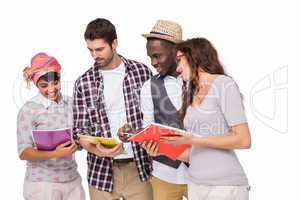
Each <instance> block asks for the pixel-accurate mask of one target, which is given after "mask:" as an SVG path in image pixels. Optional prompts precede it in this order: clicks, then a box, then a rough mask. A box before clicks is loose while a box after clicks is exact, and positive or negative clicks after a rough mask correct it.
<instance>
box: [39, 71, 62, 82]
mask: <svg viewBox="0 0 300 200" xmlns="http://www.w3.org/2000/svg"><path fill="white" fill-rule="evenodd" d="M40 80H43V81H46V82H50V81H59V80H60V75H59V73H57V72H48V73H47V74H45V75H43V76H41V77H40V78H39V80H38V81H37V82H39V81H40Z"/></svg>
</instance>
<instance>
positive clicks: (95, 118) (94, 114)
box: [87, 107, 101, 126]
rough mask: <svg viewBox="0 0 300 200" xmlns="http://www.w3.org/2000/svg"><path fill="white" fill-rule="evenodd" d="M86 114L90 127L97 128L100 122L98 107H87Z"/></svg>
mask: <svg viewBox="0 0 300 200" xmlns="http://www.w3.org/2000/svg"><path fill="white" fill-rule="evenodd" d="M87 112H88V115H89V120H90V122H91V125H92V126H99V125H100V122H101V117H100V112H99V108H98V107H88V108H87Z"/></svg>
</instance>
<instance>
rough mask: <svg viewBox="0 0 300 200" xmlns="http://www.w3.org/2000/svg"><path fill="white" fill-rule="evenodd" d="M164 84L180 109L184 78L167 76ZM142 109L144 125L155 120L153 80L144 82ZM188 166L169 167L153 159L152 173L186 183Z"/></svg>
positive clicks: (172, 100)
mask: <svg viewBox="0 0 300 200" xmlns="http://www.w3.org/2000/svg"><path fill="white" fill-rule="evenodd" d="M164 84H165V87H166V91H167V94H168V97H169V98H170V100H171V102H172V104H173V105H174V107H175V108H176V109H177V110H179V109H180V107H181V104H182V99H181V98H182V97H181V94H182V84H183V81H182V78H181V77H178V78H175V77H172V76H166V77H165V78H164ZM141 109H142V112H143V127H146V126H147V125H148V124H150V123H152V122H154V107H153V100H152V95H151V80H148V81H146V82H145V83H144V85H143V87H142V89H141ZM186 172H187V167H186V165H185V164H184V163H181V164H180V166H179V167H178V168H177V169H174V168H172V167H169V166H167V165H165V164H162V163H160V162H157V161H155V160H153V171H152V175H153V176H155V177H157V178H159V179H161V180H163V181H166V182H169V183H174V184H186V180H185V176H186Z"/></svg>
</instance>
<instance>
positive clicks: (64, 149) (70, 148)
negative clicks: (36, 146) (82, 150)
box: [54, 141, 78, 158]
mask: <svg viewBox="0 0 300 200" xmlns="http://www.w3.org/2000/svg"><path fill="white" fill-rule="evenodd" d="M77 147H78V146H77V145H76V144H75V143H72V142H71V141H68V142H65V143H63V144H60V145H58V146H57V147H56V149H55V150H54V151H55V152H54V153H55V157H56V158H61V157H65V156H69V155H72V154H73V153H74V152H75V151H76V150H77Z"/></svg>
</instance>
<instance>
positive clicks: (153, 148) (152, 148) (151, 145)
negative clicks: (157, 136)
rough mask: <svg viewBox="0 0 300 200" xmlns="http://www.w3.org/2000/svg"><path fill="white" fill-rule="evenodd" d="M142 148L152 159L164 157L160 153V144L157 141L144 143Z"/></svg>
mask: <svg viewBox="0 0 300 200" xmlns="http://www.w3.org/2000/svg"><path fill="white" fill-rule="evenodd" d="M142 147H143V148H144V149H145V150H146V151H147V153H148V154H149V155H150V156H152V157H154V156H159V155H162V154H160V153H158V144H157V142H155V141H152V140H151V141H149V142H143V143H142Z"/></svg>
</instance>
